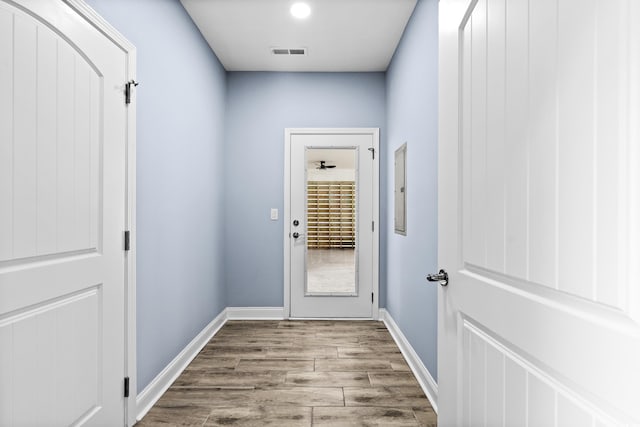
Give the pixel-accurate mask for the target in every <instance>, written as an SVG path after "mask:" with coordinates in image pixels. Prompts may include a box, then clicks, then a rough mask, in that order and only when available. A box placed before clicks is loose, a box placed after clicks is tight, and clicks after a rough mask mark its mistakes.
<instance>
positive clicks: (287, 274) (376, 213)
mask: <svg viewBox="0 0 640 427" xmlns="http://www.w3.org/2000/svg"><path fill="white" fill-rule="evenodd" d="M294 134H299V135H318V134H325V135H335V134H345V135H347V134H360V135H362V134H365V135H366V134H368V135H371V136H372V137H373V146H374V150H375V151H374V153H375V156H376V159H378V157H377V156H379V155H380V129H379V128H286V129H285V130H284V212H283V233H282V236H283V241H284V301H283V302H284V317H285V318H286V319H289V318H290V317H291V262H290V261H291V257H290V255H291V239H290V237H289V223H290V222H291V203H290V198H291V163H290V160H291V144H290V141H291V135H294ZM373 186H374V190H373V221H374V223H375V227H374V230H373V263H372V265H373V272H372V278H373V284H372V289H373V310H372V314H371V316H372V318H373V319H374V320H378V312H379V301H380V300H379V293H380V281H379V260H380V162H379V161H376V162H373Z"/></svg>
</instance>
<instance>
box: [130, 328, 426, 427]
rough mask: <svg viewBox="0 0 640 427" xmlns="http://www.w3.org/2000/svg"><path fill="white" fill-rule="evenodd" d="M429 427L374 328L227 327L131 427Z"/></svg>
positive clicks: (395, 353)
mask: <svg viewBox="0 0 640 427" xmlns="http://www.w3.org/2000/svg"><path fill="white" fill-rule="evenodd" d="M159 424H171V425H189V426H219V425H238V426H258V425H259V426H266V425H273V426H310V425H313V426H336V425H340V426H345V425H354V426H355V425H384V426H435V425H436V414H435V413H434V411H433V409H432V407H431V405H430V404H429V401H428V400H427V399H426V397H425V396H424V393H423V392H422V390H421V389H420V386H419V385H418V382H417V381H416V379H415V378H414V376H413V374H412V373H411V371H410V369H409V366H408V365H407V363H406V362H405V360H404V358H403V357H402V354H401V353H400V350H398V347H397V346H396V344H395V342H394V341H393V339H392V337H391V335H390V334H389V332H388V331H387V330H386V328H385V327H384V325H383V324H382V323H381V322H375V321H229V322H227V323H226V324H225V325H224V326H223V327H222V329H221V330H220V331H219V332H218V333H217V334H216V335H215V336H214V337H213V338H212V339H211V341H210V342H209V343H208V344H207V345H206V346H205V347H204V349H203V350H202V351H201V352H200V353H199V354H198V356H197V357H196V358H195V359H194V360H193V362H192V363H191V364H190V365H189V367H188V368H187V369H186V370H185V371H184V372H183V373H182V375H181V376H180V377H179V378H178V379H177V380H176V381H175V382H174V383H173V384H172V386H171V388H170V389H169V390H168V391H167V392H166V393H165V394H164V395H163V396H162V397H161V398H160V400H159V401H158V402H157V404H156V405H155V406H154V407H153V408H152V409H151V411H150V412H149V413H148V414H147V416H146V417H144V418H143V420H142V421H141V422H140V423H138V424H137V425H138V426H155V425H159Z"/></svg>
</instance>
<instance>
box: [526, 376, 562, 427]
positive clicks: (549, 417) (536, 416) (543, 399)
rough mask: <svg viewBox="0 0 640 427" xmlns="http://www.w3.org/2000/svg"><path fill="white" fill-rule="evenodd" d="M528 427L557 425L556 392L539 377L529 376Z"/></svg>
mask: <svg viewBox="0 0 640 427" xmlns="http://www.w3.org/2000/svg"><path fill="white" fill-rule="evenodd" d="M527 386H528V389H527V396H528V400H529V407H528V408H527V427H550V426H554V425H555V422H556V420H555V417H556V411H555V405H556V402H555V400H556V393H555V391H554V390H553V388H551V386H549V385H548V384H546V383H545V382H543V381H541V380H540V379H539V378H537V377H535V376H532V375H529V376H528V384H527Z"/></svg>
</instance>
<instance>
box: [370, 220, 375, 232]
mask: <svg viewBox="0 0 640 427" xmlns="http://www.w3.org/2000/svg"><path fill="white" fill-rule="evenodd" d="M375 230H376V222H375V221H371V231H375Z"/></svg>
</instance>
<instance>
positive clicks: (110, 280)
mask: <svg viewBox="0 0 640 427" xmlns="http://www.w3.org/2000/svg"><path fill="white" fill-rule="evenodd" d="M126 72H127V68H126V53H125V52H123V51H122V50H121V49H120V48H119V47H118V46H116V45H115V44H114V43H113V42H112V41H111V40H110V39H109V38H107V36H105V35H104V34H102V33H101V32H100V31H99V30H97V29H96V28H95V27H94V26H92V25H91V24H90V23H89V22H88V21H86V20H85V19H84V18H83V17H82V16H80V15H79V14H78V13H77V12H75V11H74V10H73V9H72V8H71V7H69V6H67V5H66V4H65V3H63V2H61V1H56V2H51V1H45V0H42V1H21V2H13V1H5V0H2V1H0V349H1V350H0V425H2V426H35V425H42V426H69V425H85V424H86V425H103V426H106V425H109V426H117V425H123V424H124V423H125V417H124V403H125V401H124V397H123V378H124V361H125V350H124V343H125V336H124V332H125V323H124V319H125V313H124V298H125V295H124V278H125V274H126V271H125V253H124V251H123V231H124V227H125V214H126V206H125V200H126V192H125V176H126V175H125V173H126V171H125V159H126V135H127V123H126V117H127V114H126V107H125V103H124V96H123V85H124V83H125V81H126V77H127V74H126Z"/></svg>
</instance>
